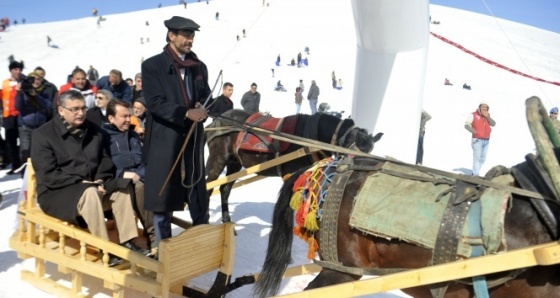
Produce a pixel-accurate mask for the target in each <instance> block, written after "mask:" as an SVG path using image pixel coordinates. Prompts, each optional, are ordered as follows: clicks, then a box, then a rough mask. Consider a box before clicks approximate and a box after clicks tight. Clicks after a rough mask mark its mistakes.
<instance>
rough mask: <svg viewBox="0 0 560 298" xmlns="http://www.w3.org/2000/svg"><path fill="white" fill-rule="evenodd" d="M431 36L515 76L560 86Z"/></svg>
mask: <svg viewBox="0 0 560 298" xmlns="http://www.w3.org/2000/svg"><path fill="white" fill-rule="evenodd" d="M430 34H431V35H432V36H434V37H436V38H438V39H440V40H442V41H444V42H446V43H448V44H450V45H452V46H454V47H456V48H458V49H459V50H461V51H463V52H465V53H467V54H470V55H472V56H474V57H476V58H478V59H479V60H482V61H484V62H486V63H488V64H490V65H493V66H496V67H499V68H502V69H505V70H507V71H509V72H511V73H514V74H517V75H520V76H524V77H526V78H530V79H533V80H535V81H539V82H543V83H549V84H552V85H556V86H560V82H554V81H547V80H544V79H541V78H538V77H535V76H532V75H528V74H526V73H523V72H521V71H519V70H515V69H511V68H509V67H507V66H504V65H502V64H500V63H498V62H495V61H492V60H490V59H488V58H485V57H482V56H480V55H479V54H477V53H475V52H473V51H471V50H469V49H467V48H465V47H464V46H462V45H460V44H458V43H456V42H454V41H451V40H449V39H447V38H445V37H443V36H441V35H438V34H435V33H433V32H430Z"/></svg>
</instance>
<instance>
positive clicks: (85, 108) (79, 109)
mask: <svg viewBox="0 0 560 298" xmlns="http://www.w3.org/2000/svg"><path fill="white" fill-rule="evenodd" d="M61 107H62V108H63V109H65V110H68V111H70V112H72V113H74V114H78V112H80V111H82V113H85V112H86V111H87V109H88V108H87V107H86V106H83V107H72V108H67V107H65V106H61Z"/></svg>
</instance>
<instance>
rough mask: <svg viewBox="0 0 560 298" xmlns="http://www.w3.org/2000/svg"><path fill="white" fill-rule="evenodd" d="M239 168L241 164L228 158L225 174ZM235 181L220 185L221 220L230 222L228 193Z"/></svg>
mask: <svg viewBox="0 0 560 298" xmlns="http://www.w3.org/2000/svg"><path fill="white" fill-rule="evenodd" d="M239 170H241V164H240V163H239V162H237V161H232V160H229V163H228V166H227V172H226V176H228V175H231V174H234V173H237V172H239ZM234 183H235V181H232V182H230V183H226V184H223V185H221V186H220V195H221V197H222V222H230V221H231V217H230V215H229V202H228V200H229V194H230V193H231V189H232V187H233V184H234Z"/></svg>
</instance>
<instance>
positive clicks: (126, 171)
mask: <svg viewBox="0 0 560 298" xmlns="http://www.w3.org/2000/svg"><path fill="white" fill-rule="evenodd" d="M107 117H108V118H109V123H104V124H103V126H102V128H103V131H104V132H105V133H107V135H108V137H107V138H106V140H105V141H106V146H107V148H108V149H109V152H110V154H111V159H112V160H113V163H114V164H115V166H116V167H117V175H116V177H118V178H128V179H132V182H133V183H134V194H135V195H134V196H133V198H134V200H133V202H134V204H133V205H134V210H135V211H136V216H137V217H138V219H139V220H140V222H141V223H142V226H143V227H144V236H145V237H146V239H147V246H148V247H150V246H151V244H152V243H155V234H154V223H153V213H152V212H149V211H146V210H145V209H144V182H143V181H144V172H145V166H144V164H143V163H142V161H141V160H142V141H141V140H140V136H139V135H138V133H136V132H135V131H134V130H133V128H132V127H131V125H130V118H131V113H130V104H129V103H127V102H124V101H121V100H111V101H110V102H109V104H108V105H107Z"/></svg>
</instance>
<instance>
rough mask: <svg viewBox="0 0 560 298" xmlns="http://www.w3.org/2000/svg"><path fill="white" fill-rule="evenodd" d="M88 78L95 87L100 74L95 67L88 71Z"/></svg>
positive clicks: (90, 67)
mask: <svg viewBox="0 0 560 298" xmlns="http://www.w3.org/2000/svg"><path fill="white" fill-rule="evenodd" d="M87 78H88V80H89V83H90V84H91V85H94V86H95V84H96V83H97V80H98V79H99V72H97V69H95V68H93V65H90V66H89V70H88V71H87Z"/></svg>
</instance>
